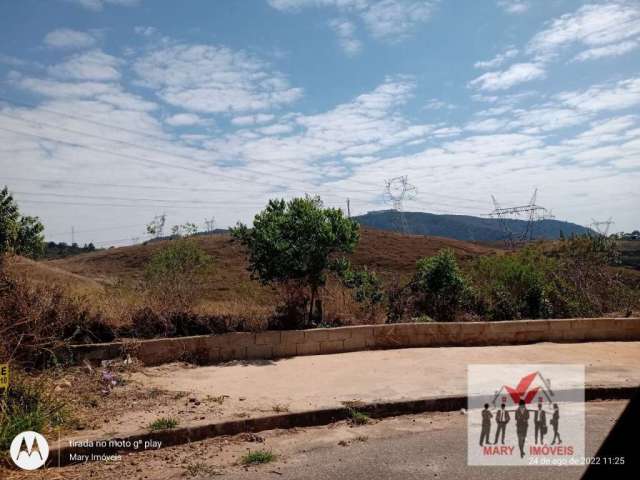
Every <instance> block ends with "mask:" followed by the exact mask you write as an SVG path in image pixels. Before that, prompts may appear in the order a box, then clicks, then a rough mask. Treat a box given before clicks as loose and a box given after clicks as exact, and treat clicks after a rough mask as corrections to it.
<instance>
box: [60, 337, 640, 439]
mask: <svg viewBox="0 0 640 480" xmlns="http://www.w3.org/2000/svg"><path fill="white" fill-rule="evenodd" d="M514 362H517V363H577V364H584V365H585V366H586V378H587V385H588V386H593V387H595V386H598V387H629V386H637V385H640V369H638V368H637V366H638V364H640V342H596V343H583V344H554V343H539V344H532V345H516V346H501V347H445V348H414V349H401V350H375V351H362V352H353V353H343V354H336V355H319V356H302V357H293V358H288V359H282V360H276V361H271V360H262V361H234V362H230V363H226V364H220V365H213V366H205V367H195V366H191V365H186V364H182V363H174V364H167V365H162V366H158V367H147V368H143V369H142V370H139V371H136V372H135V373H132V374H130V375H129V376H128V378H127V381H128V384H129V386H128V388H129V391H130V392H131V394H130V395H140V396H143V395H149V392H153V391H162V392H169V394H170V396H169V398H170V399H171V400H170V401H168V402H167V401H164V402H158V404H157V406H153V407H151V408H150V407H149V406H148V405H147V406H145V407H144V408H142V407H136V406H135V405H132V407H131V408H130V409H127V410H126V411H125V412H124V413H123V414H122V415H118V416H117V417H115V418H113V419H111V421H110V422H109V423H108V424H105V425H104V427H103V428H100V429H98V430H84V431H82V432H75V433H72V434H70V435H68V436H66V438H67V439H69V438H90V437H98V436H104V435H109V436H113V435H114V434H117V435H127V434H131V433H135V432H139V431H141V430H145V429H146V427H147V426H148V425H149V423H150V422H152V421H153V420H155V419H157V418H159V417H161V416H163V417H173V418H176V419H178V420H179V423H180V425H181V426H187V425H194V426H197V425H203V424H210V423H212V422H223V421H227V420H239V419H247V418H256V417H264V416H269V415H274V414H277V413H283V412H292V413H295V412H303V411H309V410H319V409H327V408H336V407H343V406H344V402H358V401H359V402H364V403H370V402H393V401H400V400H414V399H422V398H425V397H437V396H450V395H466V382H467V379H466V367H467V365H468V364H470V363H514ZM165 398H166V396H165ZM173 398H175V399H173ZM134 403H135V402H134Z"/></svg>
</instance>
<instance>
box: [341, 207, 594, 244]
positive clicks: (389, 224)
mask: <svg viewBox="0 0 640 480" xmlns="http://www.w3.org/2000/svg"><path fill="white" fill-rule="evenodd" d="M404 215H405V218H406V221H407V228H408V232H407V233H410V234H414V235H433V236H437V237H448V238H454V239H456V240H466V241H480V242H493V241H499V240H503V239H504V236H505V235H504V232H503V230H502V227H501V226H500V224H499V222H498V220H497V219H495V218H481V217H473V216H470V215H438V214H435V213H424V212H405V213H404ZM353 219H354V220H356V221H357V222H358V223H360V224H361V225H366V226H369V227H372V228H379V229H382V230H396V231H397V230H398V225H399V213H398V212H396V211H395V210H379V211H373V212H368V213H366V214H365V215H359V216H357V217H353ZM507 222H508V225H509V228H510V229H511V231H512V232H514V233H516V234H517V233H519V232H524V230H525V228H526V224H527V222H526V221H525V220H507ZM561 232H562V234H564V235H565V236H570V235H572V234H575V235H582V234H587V233H592V231H591V230H590V229H589V228H586V227H583V226H581V225H577V224H575V223H571V222H565V221H562V220H540V221H538V222H536V223H535V226H534V229H533V238H540V239H557V238H559V237H560V233H561Z"/></svg>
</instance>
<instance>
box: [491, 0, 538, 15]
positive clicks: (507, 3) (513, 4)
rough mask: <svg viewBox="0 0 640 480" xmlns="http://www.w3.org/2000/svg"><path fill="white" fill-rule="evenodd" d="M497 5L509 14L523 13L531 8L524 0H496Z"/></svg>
mask: <svg viewBox="0 0 640 480" xmlns="http://www.w3.org/2000/svg"><path fill="white" fill-rule="evenodd" d="M497 3H498V6H499V7H500V8H502V9H503V10H504V11H505V12H507V13H511V14H520V13H524V12H526V11H527V10H529V7H531V5H530V3H529V2H528V1H524V0H498V2H497Z"/></svg>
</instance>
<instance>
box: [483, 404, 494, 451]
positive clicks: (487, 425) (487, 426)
mask: <svg viewBox="0 0 640 480" xmlns="http://www.w3.org/2000/svg"><path fill="white" fill-rule="evenodd" d="M492 417H493V414H492V413H491V412H490V411H489V404H488V403H485V404H484V410H482V430H481V431H480V446H482V445H483V443H484V442H487V444H489V445H490V444H491V440H489V433H490V432H491V418H492Z"/></svg>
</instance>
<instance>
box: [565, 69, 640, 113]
mask: <svg viewBox="0 0 640 480" xmlns="http://www.w3.org/2000/svg"><path fill="white" fill-rule="evenodd" d="M555 98H556V99H558V100H559V101H561V102H563V103H564V104H565V105H567V106H570V107H573V108H576V109H578V110H584V111H589V112H600V111H606V110H622V109H625V108H631V107H635V106H637V105H640V77H638V78H629V79H626V80H621V81H619V82H617V83H616V84H614V85H594V86H592V87H590V88H588V89H586V90H582V91H574V92H563V93H560V94H558V95H556V96H555Z"/></svg>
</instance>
